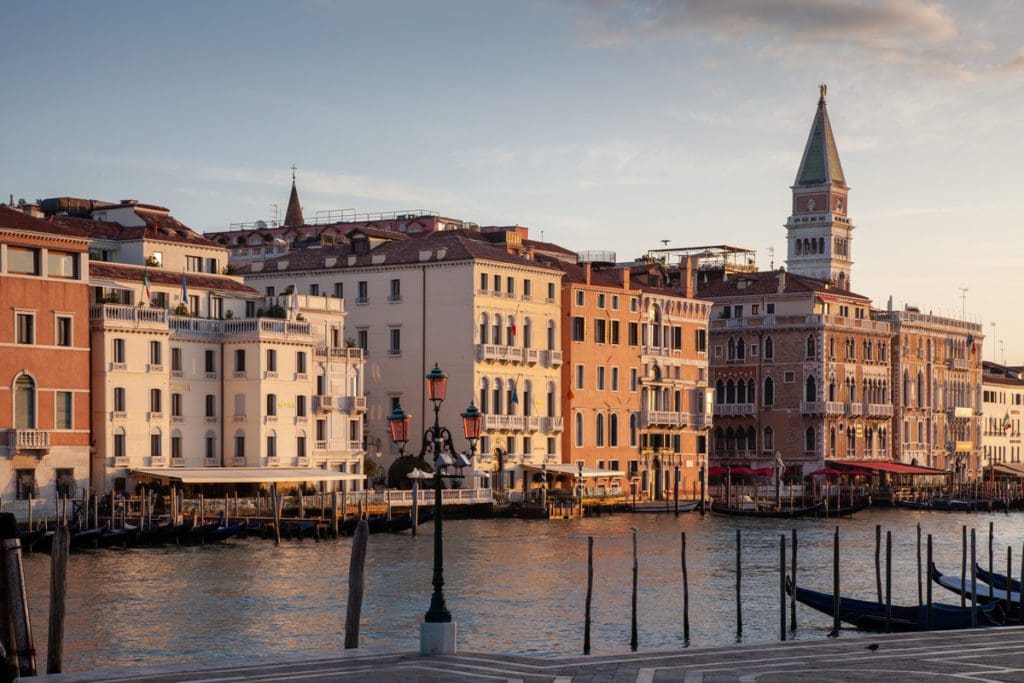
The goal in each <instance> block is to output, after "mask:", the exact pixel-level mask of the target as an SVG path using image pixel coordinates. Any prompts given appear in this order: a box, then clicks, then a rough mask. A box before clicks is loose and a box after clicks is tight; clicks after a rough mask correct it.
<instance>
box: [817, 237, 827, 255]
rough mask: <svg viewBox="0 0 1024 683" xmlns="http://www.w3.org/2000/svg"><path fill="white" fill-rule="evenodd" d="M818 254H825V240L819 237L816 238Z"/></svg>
mask: <svg viewBox="0 0 1024 683" xmlns="http://www.w3.org/2000/svg"><path fill="white" fill-rule="evenodd" d="M818 253H819V254H824V253H825V238H824V237H819V238H818Z"/></svg>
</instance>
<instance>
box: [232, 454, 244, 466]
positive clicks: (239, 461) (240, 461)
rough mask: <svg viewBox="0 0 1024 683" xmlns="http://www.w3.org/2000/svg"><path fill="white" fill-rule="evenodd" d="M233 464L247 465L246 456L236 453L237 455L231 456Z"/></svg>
mask: <svg viewBox="0 0 1024 683" xmlns="http://www.w3.org/2000/svg"><path fill="white" fill-rule="evenodd" d="M231 464H232V465H234V466H235V467H245V456H244V455H236V456H235V457H233V458H231Z"/></svg>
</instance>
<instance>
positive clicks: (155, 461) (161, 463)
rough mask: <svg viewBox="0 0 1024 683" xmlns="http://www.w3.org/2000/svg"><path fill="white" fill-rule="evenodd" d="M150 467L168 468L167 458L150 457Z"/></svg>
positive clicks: (162, 456) (160, 456)
mask: <svg viewBox="0 0 1024 683" xmlns="http://www.w3.org/2000/svg"><path fill="white" fill-rule="evenodd" d="M149 466H150V467H167V456H166V455H151V456H149Z"/></svg>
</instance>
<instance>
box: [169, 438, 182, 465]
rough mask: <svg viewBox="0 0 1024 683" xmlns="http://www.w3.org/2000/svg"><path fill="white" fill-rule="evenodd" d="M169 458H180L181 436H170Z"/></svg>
mask: <svg viewBox="0 0 1024 683" xmlns="http://www.w3.org/2000/svg"><path fill="white" fill-rule="evenodd" d="M171 460H181V437H180V436H172V437H171Z"/></svg>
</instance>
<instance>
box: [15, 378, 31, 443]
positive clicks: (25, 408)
mask: <svg viewBox="0 0 1024 683" xmlns="http://www.w3.org/2000/svg"><path fill="white" fill-rule="evenodd" d="M14 428H15V429H35V428H36V383H35V380H33V379H32V378H31V377H29V376H28V375H26V374H24V373H22V374H20V375H18V378H17V379H16V380H14Z"/></svg>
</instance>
